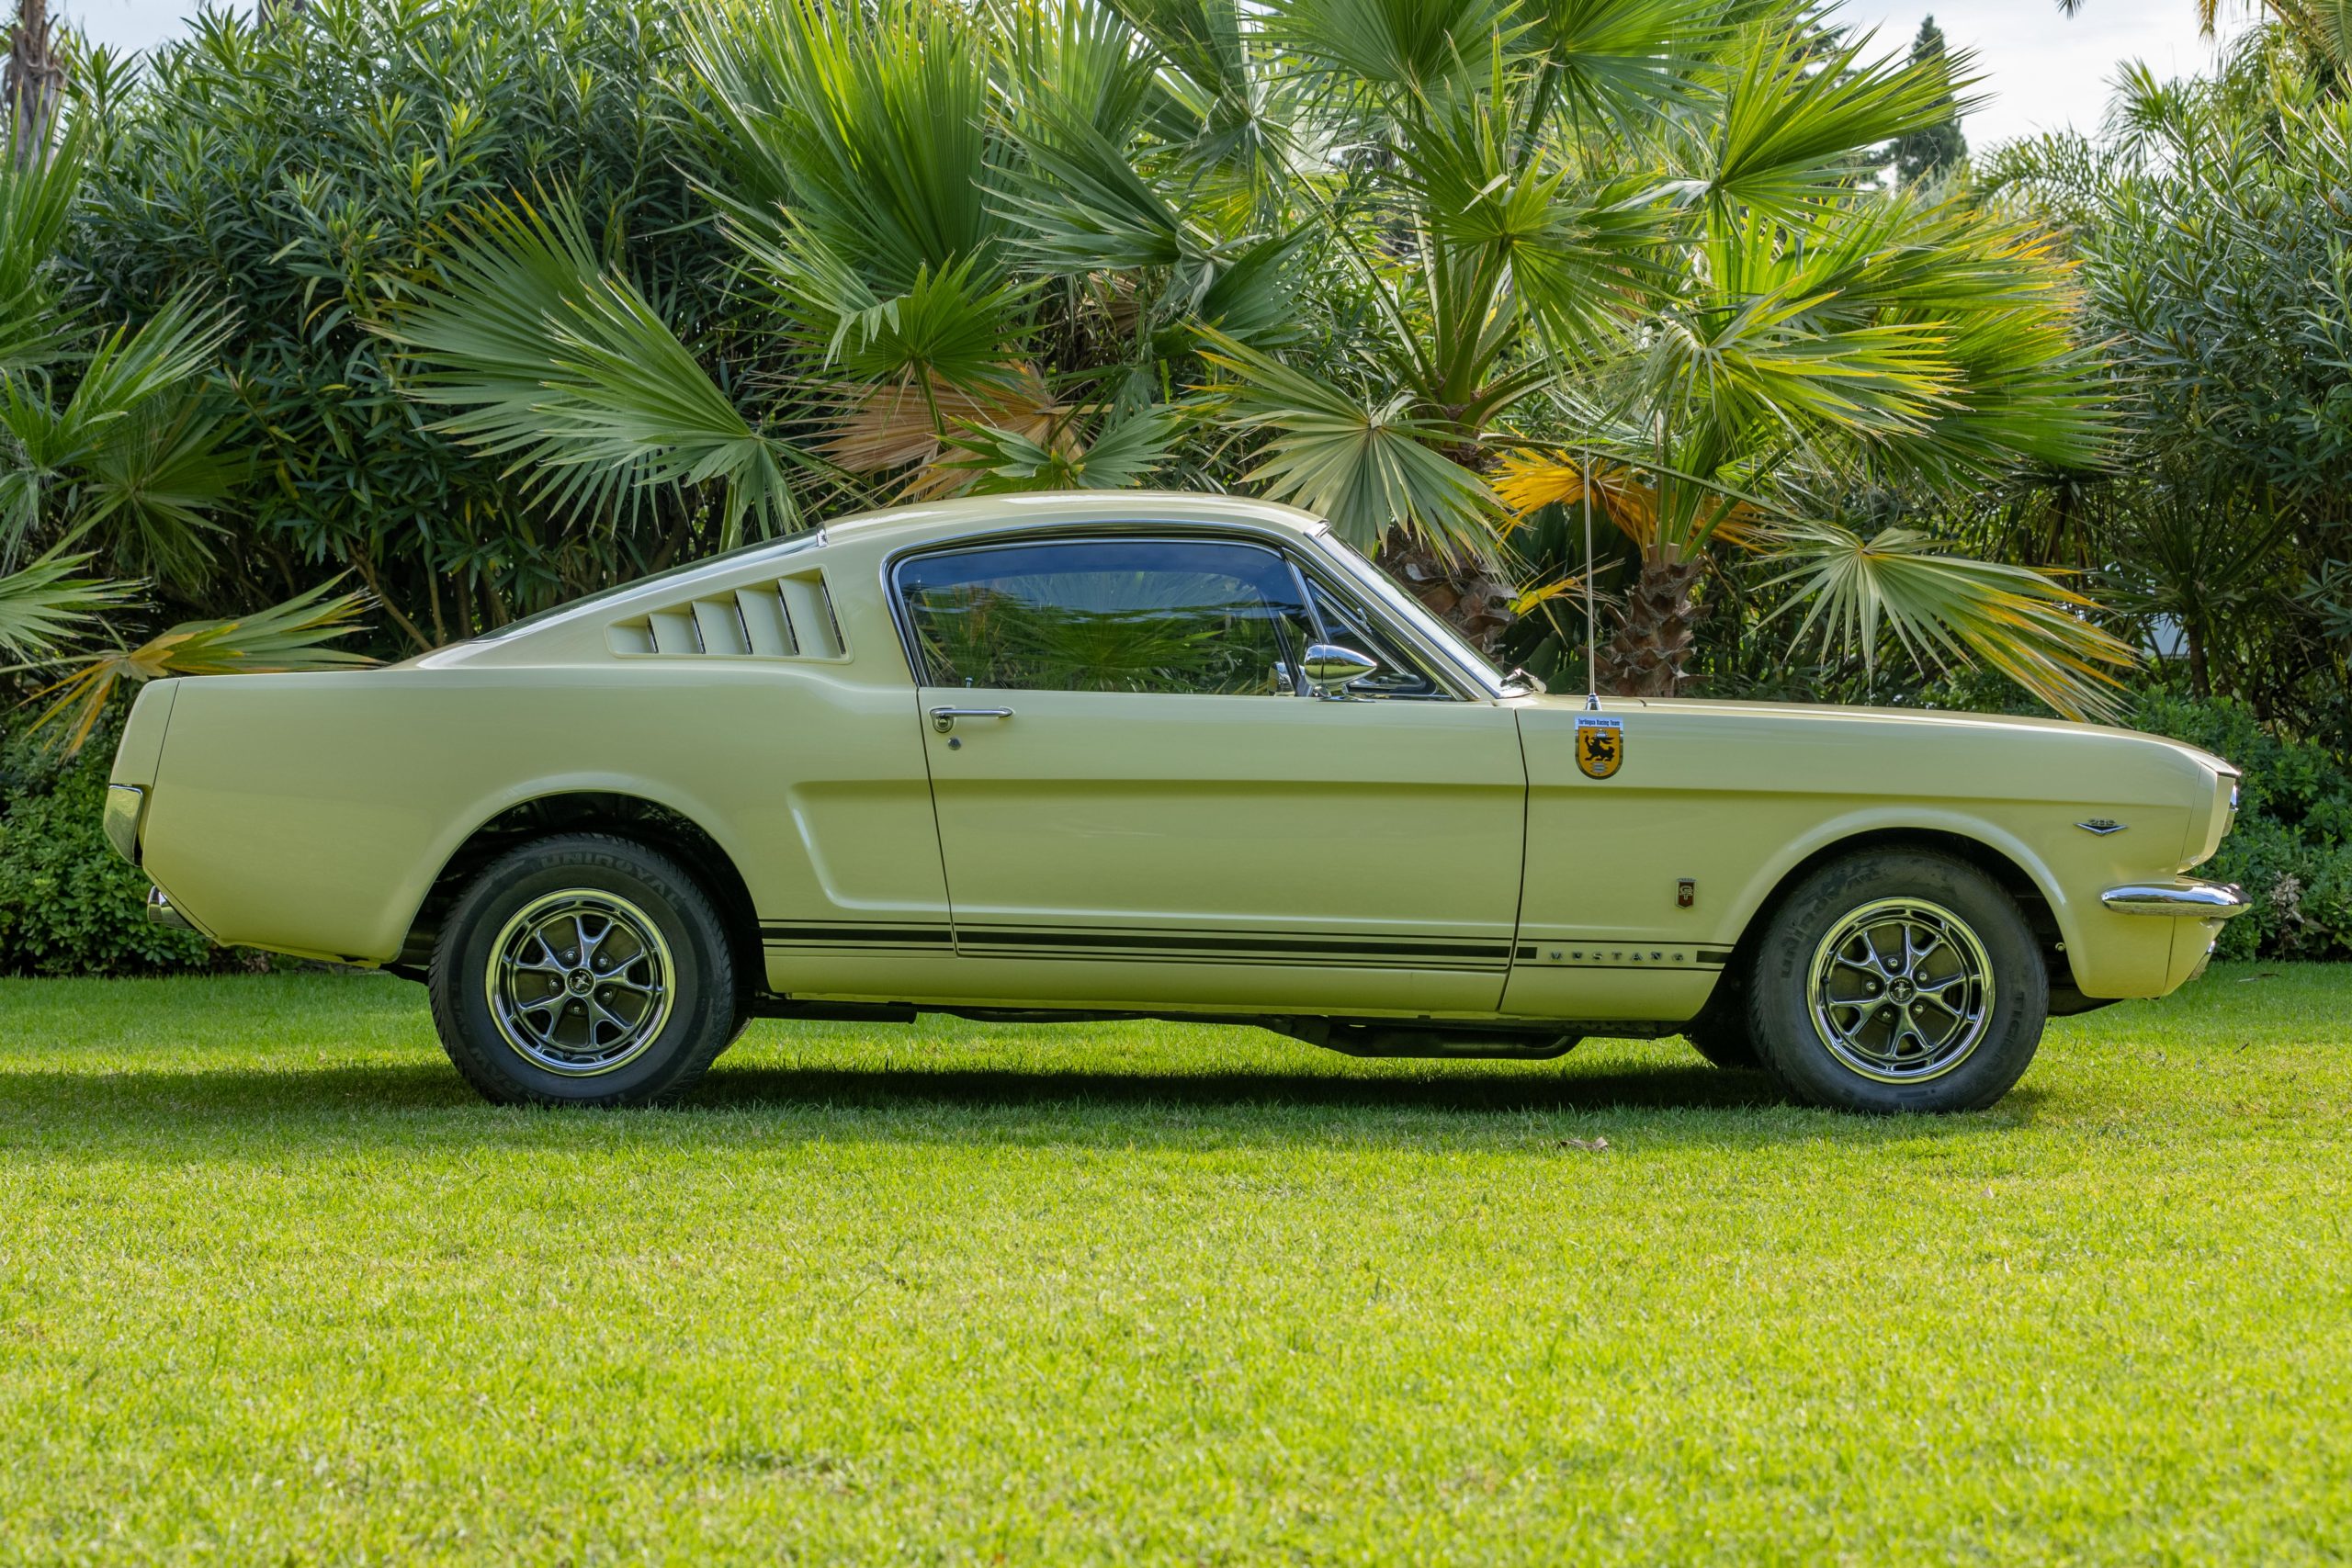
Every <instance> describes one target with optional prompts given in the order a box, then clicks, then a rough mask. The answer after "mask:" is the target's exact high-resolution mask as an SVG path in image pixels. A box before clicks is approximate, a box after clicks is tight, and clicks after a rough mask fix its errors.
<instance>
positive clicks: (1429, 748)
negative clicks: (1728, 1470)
mask: <svg viewBox="0 0 2352 1568" xmlns="http://www.w3.org/2000/svg"><path fill="white" fill-rule="evenodd" d="M2236 780H2237V774H2236V772H2235V770H2233V769H2232V768H2231V767H2230V766H2229V765H2228V764H2226V763H2224V762H2222V761H2219V760H2218V759H2216V758H2213V757H2211V756H2207V755H2205V754H2204V753H2202V752H2200V751H2198V750H2193V749H2191V748H2189V747H2187V746H2181V745H2177V744H2175V743H2173V742H2171V741H2168V740H2162V739H2155V738H2154V737H2150V736H2144V735H2134V734H2130V733H2127V732H2124V731H2120V730H2112V729H2100V728H2090V727H2086V726H2079V725H2066V724H2055V723H2041V722H2035V721H2030V720H2021V719H2014V718H1995V717H1982V716H1970V715H1955V714H1933V713H1922V712H1893V711H1879V710H1860V709H1847V708H1826V707H1797V706H1771V705H1758V704H1744V703H1718V702H1702V701H1670V702H1658V701H1641V700H1634V699H1608V700H1604V701H1602V702H1601V703H1600V704H1599V705H1597V706H1589V705H1588V704H1587V702H1586V701H1585V700H1583V699H1580V698H1578V699H1570V698H1563V697H1557V696H1547V695H1545V694H1543V693H1542V692H1540V691H1538V690H1536V689H1535V688H1534V687H1533V686H1532V683H1531V682H1525V681H1524V680H1523V679H1514V678H1513V677H1510V676H1508V675H1505V674H1502V673H1500V672H1498V671H1496V670H1494V669H1493V668H1491V667H1490V666H1489V665H1488V664H1487V662H1486V661H1485V660H1482V659H1481V658H1480V657H1479V656H1478V655H1477V654H1476V652H1475V651H1473V650H1472V649H1469V648H1468V647H1466V646H1465V645H1464V643H1463V642H1462V641H1461V640H1460V639H1459V638H1458V637H1454V636H1453V634H1452V633H1451V632H1450V631H1449V630H1448V629H1447V628H1446V627H1445V626H1443V625H1442V624H1441V623H1440V622H1438V621H1436V620H1435V619H1433V618H1432V617H1431V616H1430V615H1428V614H1426V613H1425V612H1424V611H1423V610H1422V609H1421V608H1420V607H1419V605H1418V604H1416V603H1415V602H1414V601H1413V600H1412V599H1411V598H1409V597H1408V595H1406V594H1405V593H1404V592H1401V591H1400V590H1399V589H1398V588H1397V586H1396V585H1395V584H1393V583H1392V582H1390V581H1388V580H1387V579H1386V578H1385V577H1384V576H1383V575H1382V574H1381V573H1380V572H1379V570H1377V569H1375V568H1374V566H1373V565H1372V564H1371V563H1370V562H1368V561H1366V560H1365V559H1364V558H1363V557H1362V556H1360V555H1358V554H1357V553H1355V552H1354V551H1353V550H1351V549H1350V548H1348V547H1346V546H1345V545H1343V544H1341V543H1340V542H1339V541H1338V540H1337V539H1335V538H1334V537H1333V536H1332V535H1331V534H1330V532H1329V529H1328V528H1326V527H1325V526H1324V525H1322V524H1321V523H1319V522H1317V521H1316V520H1315V519H1314V518H1311V517H1308V516H1306V515H1305V514H1303V513H1295V512H1291V511H1288V510H1286V509H1284V508H1282V507H1277V506H1270V505H1264V504H1261V503H1257V502H1244V501H1236V500H1229V499H1224V498H1216V497H1204V496H1182V495H1164V496H1147V495H1135V494H1122V495H1115V496H1114V495H1091V496H1024V497H1009V498H996V499H991V500H987V501H977V502H972V501H967V502H954V503H950V504H944V505H938V506H929V507H922V508H918V509H911V510H904V511H899V512H892V513H878V514H876V515H873V516H868V517H862V518H856V519H852V520H849V521H846V522H841V523H835V524H832V525H828V526H827V527H825V528H823V529H821V530H819V531H816V532H812V533H809V534H806V535H802V536H797V537H794V538H791V539H788V540H785V541H781V542H777V543H773V544H766V545H761V546H755V547H750V548H747V549H743V550H740V551H737V552H735V553H733V554H731V555H728V556H723V557H720V558H715V559H711V560H706V561H702V562H699V563H697V564H695V565H694V566H692V567H690V568H686V569H683V570H677V571H673V572H671V573H669V574H667V575H664V576H661V577H656V578H652V579H649V580H647V581H640V582H636V583H632V584H630V585H628V586H627V587H624V588H620V589H616V590H614V591H612V592H606V593H603V594H599V595H596V596H594V597H592V598H589V599H585V600H582V601H579V602H577V603H575V604H569V605H566V606H564V607H562V608H560V609H559V610H555V611H552V612H549V613H548V614H546V615H538V616H535V617H533V618H531V619H529V620H527V621H522V622H517V623H515V625H513V626H507V627H505V628H503V630H501V631H499V632H497V633H495V634H493V635H492V636H490V637H482V638H480V639H478V640H476V641H473V642H469V643H465V644H462V645H459V646H457V647H454V648H447V649H441V650H439V651H437V652H435V653H431V654H428V655H425V656H424V657H423V658H420V659H415V660H410V661H409V662H408V663H406V664H403V665H398V666H394V667H392V668H390V669H388V670H379V671H368V672H365V673H336V674H311V675H285V676H266V675H254V676H241V677H238V678H236V679H233V680H195V681H159V682H154V683H153V684H151V685H150V686H148V687H147V688H146V689H145V690H144V691H143V692H142V693H141V695H140V698H139V702H138V705H137V706H136V708H135V709H134V711H133V712H132V715H131V717H130V724H129V726H128V728H127V729H126V730H125V732H124V735H123V739H122V743H121V747H120V750H119V753H118V755H117V757H116V761H115V767H114V773H113V782H114V787H113V789H112V791H111V792H110V795H109V797H108V806H107V826H108V830H109V833H110V835H111V836H112V838H113V840H114V842H115V844H116V845H117V847H118V848H119V849H120V850H121V851H122V852H124V853H125V854H127V855H129V856H130V858H131V859H132V860H134V861H135V862H137V863H139V864H141V865H142V866H143V867H144V868H145V869H146V871H147V872H148V874H150V875H151V876H152V877H153V881H154V883H155V885H156V892H155V894H154V896H153V906H152V908H153V913H154V914H155V915H156V916H157V918H159V919H165V920H169V921H174V922H185V923H187V924H188V925H191V926H193V927H194V928H196V929H197V930H198V931H202V932H204V933H205V934H206V935H208V936H210V937H212V938H213V939H214V940H216V941H219V942H232V943H242V944H245V945H249V946H253V947H259V948H267V949H272V950H275V951H277V952H281V953H296V954H302V955H308V956H313V957H319V958H327V959H337V960H342V961H345V962H347V963H356V964H380V965H382V966H384V967H386V968H388V969H390V970H391V971H393V972H394V973H396V974H400V975H404V976H409V977H411V978H413V979H420V980H423V981H424V982H425V983H426V984H427V985H428V987H429V988H430V990H431V995H432V1001H433V1014H434V1019H435V1022H436V1024H437V1025H438V1028H439V1030H440V1033H441V1038H442V1041H443V1043H445V1044H446V1046H447V1049H448V1053H449V1056H450V1059H451V1060H452V1061H453V1062H454V1063H456V1065H457V1066H458V1070H459V1071H460V1072H462V1073H463V1074H464V1075H465V1077H467V1079H468V1080H469V1081H470V1082H471V1083H472V1084H473V1085H474V1086H475V1087H476V1088H477V1089H480V1090H481V1092H482V1093H483V1094H485V1095H488V1096H489V1097H491V1098H492V1099H493V1100H510V1101H535V1102H541V1103H563V1104H637V1103H643V1102H647V1101H651V1100H660V1099H663V1098H665V1097H669V1096H673V1095H675V1094H677V1093H679V1092H681V1091H683V1090H684V1089H686V1088H688V1087H689V1086H690V1085H692V1084H693V1083H694V1081H695V1079H696V1078H697V1077H699V1076H700V1075H701V1073H702V1072H703V1071H704V1069H705V1068H706V1067H707V1066H709V1064H710V1062H711V1061H712V1059H713V1058H714V1057H716V1056H717V1055H718V1054H719V1053H720V1052H721V1051H722V1050H724V1049H725V1048H726V1047H727V1045H728V1044H729V1042H731V1041H732V1040H733V1039H734V1038H735V1037H736V1036H737V1034H739V1033H740V1032H741V1030H742V1028H743V1025H744V1023H745V1021H747V1020H748V1019H750V1018H752V1017H753V1016H779V1017H801V1018H854V1019H877V1020H879V1019H906V1018H911V1017H912V1016H913V1015H914V1014H915V1013H916V1012H918V1011H923V1010H936V1011H944V1012H950V1013H956V1014H960V1015H963V1016H966V1017H971V1018H980V1019H995V1018H1006V1017H1019V1018H1023V1019H1040V1018H1060V1019H1071V1020H1079V1019H1088V1018H1103V1017H1109V1016H1138V1015H1140V1016H1164V1017H1184V1018H1194V1019H1203V1018H1205V1019H1218V1020H1226V1021H1235V1022H1249V1023H1254V1024H1260V1025H1262V1026H1264V1027H1266V1028H1270V1029H1274V1030H1278V1031H1281V1032H1284V1033H1287V1034H1291V1035H1295V1036H1296V1037H1298V1038H1301V1039H1304V1040H1307V1041H1311V1042H1313V1043H1317V1044H1319V1045H1328V1046H1330V1047H1333V1048H1335V1049H1338V1050H1342V1051H1348V1052H1352V1053H1357V1054H1362V1055H1489V1056H1527V1057H1541V1056H1550V1055H1558V1054H1559V1053H1560V1052H1562V1051H1565V1050H1566V1049H1567V1048H1568V1047H1569V1046H1571V1045H1573V1044H1574V1043H1576V1042H1577V1040H1578V1039H1579V1038H1581V1037H1583V1036H1585V1035H1588V1034H1602V1035H1663V1034H1672V1033H1678V1032H1679V1033H1682V1034H1686V1035H1688V1036H1689V1037H1690V1038H1691V1041H1692V1042H1693V1043H1695V1044H1696V1045H1697V1046H1698V1047H1699V1049H1700V1050H1701V1051H1702V1052H1703V1053H1704V1054H1705V1055H1708V1056H1709V1057H1710V1058H1711V1059H1713V1060H1714V1061H1717V1062H1719V1063H1723V1064H1724V1065H1726V1066H1730V1065H1741V1066H1761V1067H1763V1068H1764V1069H1766V1070H1767V1071H1769V1072H1770V1074H1771V1075H1772V1076H1773V1077H1775V1078H1776V1079H1777V1080H1778V1081H1779V1082H1780V1084H1781V1086H1783V1088H1785V1089H1787V1090H1788V1091H1789V1092H1790V1093H1791V1094H1792V1095H1794V1096H1796V1097H1797V1098H1799V1099H1802V1100H1808V1101H1812V1102H1815V1103H1821V1104H1828V1105H1837V1106H1845V1107H1849V1108H1853V1109H1857V1110H1867V1111H1899V1110H1918V1111H1944V1110H1962V1109H1969V1108H1974V1107H1980V1106H1985V1105H1988V1104H1990V1103H1992V1102H1993V1101H1994V1100H1997V1099H1998V1098H1999V1097H2000V1096H2001V1095H2002V1094H2003V1093H2005V1092H2006V1091H2007V1089H2008V1088H2009V1086H2010V1085H2011V1084H2013V1083H2015V1082H2016V1081H2017V1079H2018V1075H2019V1074H2021V1073H2022V1072H2024V1070H2025V1068H2026V1066H2027V1064H2028V1063H2029V1062H2030V1060H2031V1058H2032V1055H2033V1053H2034V1049H2035V1046H2036V1045H2037V1043H2039V1041H2040V1037H2041V1029H2042V1024H2043V1021H2044V1020H2045V1018H2047V1017H2048V1016H2049V1015H2050V1014H2051V1013H2053V1012H2060V1013H2063V1012H2073V1011H2079V1010H2083V1009H2085V1008H2087V1007H2091V1006H2096V1005H2098V1003H2100V1002H2102V1001H2106V1000H2110V999H2113V998H2123V997H2155V996H2162V995H2164V994H2165V993H2166V992H2168V991H2170V990H2172V989H2173V988H2174V987H2177V986H2179V985H2181V984H2182V983H2183V982H2185V981H2187V980H2188V979H2189V978H2190V977H2192V976H2194V975H2196V974H2197V972H2198V971H2199V969H2200V968H2201V967H2202V966H2203V964H2204V963H2205V959H2206V955H2207V954H2208V953H2210V951H2211V947H2212V942H2213V938H2214V936H2215V933H2216V932H2218V931H2219V930H2220V929H2221V922H2222V920H2224V919H2228V918H2229V917H2230V916H2232V915H2233V914H2236V913H2238V912H2239V911H2240V910H2242V909H2243V908H2245V904H2244V901H2243V899H2242V898H2241V897H2240V896H2239V894H2238V892H2237V890H2236V889H2235V888H2233V887H2224V886H2216V885H2214V884H2211V883H2206V882H2199V881H2195V880H2191V879H2189V878H2188V877H2186V876H2184V875H2183V873H2185V872H2187V871H2188V870H2189V869H2190V868H2191V867H2194V866H2196V865H2197V864H2199V863H2200V862H2202V861H2204V860H2206V859H2207V858H2208V857H2209V856H2211V854H2212V853H2213V852H2214V850H2215V849H2216V848H2217V847H2218V846H2219V845H2220V843H2221V841H2222V835H2223V834H2224V833H2225V832H2226V831H2228V829H2229V826H2230V819H2231V815H2232V812H2233V808H2234V805H2235V798H2236V787H2235V786H2236Z"/></svg>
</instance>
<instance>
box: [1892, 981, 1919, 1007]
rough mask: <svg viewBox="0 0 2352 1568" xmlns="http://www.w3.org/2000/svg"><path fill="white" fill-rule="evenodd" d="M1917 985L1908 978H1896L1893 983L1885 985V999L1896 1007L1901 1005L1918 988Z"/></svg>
mask: <svg viewBox="0 0 2352 1568" xmlns="http://www.w3.org/2000/svg"><path fill="white" fill-rule="evenodd" d="M1918 988H1919V987H1917V986H1914V985H1913V984H1912V983H1911V982H1910V981H1908V980H1897V981H1895V982H1894V984H1893V985H1891V986H1889V987H1887V988H1886V999H1887V1000H1889V1001H1891V1002H1893V1003H1894V1005H1895V1006H1896V1007H1901V1006H1902V1005H1903V1004H1904V1003H1905V1002H1907V1001H1909V1000H1910V999H1911V998H1912V996H1913V995H1914V994H1915V993H1916V992H1917V990H1918Z"/></svg>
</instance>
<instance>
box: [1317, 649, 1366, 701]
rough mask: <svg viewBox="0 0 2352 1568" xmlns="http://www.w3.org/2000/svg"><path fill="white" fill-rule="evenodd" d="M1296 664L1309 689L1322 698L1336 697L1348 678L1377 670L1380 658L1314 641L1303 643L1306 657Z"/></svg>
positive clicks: (1345, 691) (1360, 677)
mask: <svg viewBox="0 0 2352 1568" xmlns="http://www.w3.org/2000/svg"><path fill="white" fill-rule="evenodd" d="M1299 668H1300V670H1301V671H1303V672H1304V673H1305V674H1306V685H1307V689H1308V690H1309V691H1310V692H1312V693H1313V694H1315V695H1316V696H1318V697H1321V698H1323V699H1325V700H1326V701H1338V700H1340V699H1341V698H1344V697H1345V696H1346V695H1347V694H1348V687H1349V686H1350V685H1351V683H1352V682H1357V681H1361V680H1363V678H1364V677H1365V676H1367V675H1376V674H1378V673H1379V672H1380V660H1377V659H1374V658H1373V657H1372V656H1371V655H1370V654H1365V653H1358V652H1357V651H1356V650H1355V649H1352V648H1341V647H1340V646H1339V645H1338V644H1337V643H1329V642H1317V643H1310V644H1309V645H1307V649H1306V660H1304V661H1303V662H1302V663H1301V664H1300V666H1299Z"/></svg>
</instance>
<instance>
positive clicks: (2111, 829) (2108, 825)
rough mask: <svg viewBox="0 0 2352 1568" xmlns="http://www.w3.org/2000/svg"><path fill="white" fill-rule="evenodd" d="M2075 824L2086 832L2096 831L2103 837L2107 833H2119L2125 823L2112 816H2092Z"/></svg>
mask: <svg viewBox="0 0 2352 1568" xmlns="http://www.w3.org/2000/svg"><path fill="white" fill-rule="evenodd" d="M2125 826H2126V824H2124V823H2121V822H2118V821H2117V820H2116V819H2115V818H2112V817H2094V818H2091V819H2090V820H2089V821H2087V822H2077V823H2075V827H2077V828H2080V829H2082V830H2083V831H2084V832H2086V833H2097V834H2098V836H2099V837H2100V838H2102V839H2104V838H2106V837H2107V836H2108V835H2109V833H2120V832H2121V831H2123V829H2124V827H2125Z"/></svg>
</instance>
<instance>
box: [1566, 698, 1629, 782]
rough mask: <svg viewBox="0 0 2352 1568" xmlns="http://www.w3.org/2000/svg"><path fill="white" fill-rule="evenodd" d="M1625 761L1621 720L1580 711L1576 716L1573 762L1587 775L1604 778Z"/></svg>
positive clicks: (1623, 732) (1623, 729)
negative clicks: (1582, 713) (1575, 754)
mask: <svg viewBox="0 0 2352 1568" xmlns="http://www.w3.org/2000/svg"><path fill="white" fill-rule="evenodd" d="M1624 761H1625V721H1624V720H1623V719H1622V718H1602V717H1600V716H1597V715H1589V714H1588V715H1582V716H1578V717H1577V767H1578V768H1580V769H1582V770H1583V772H1584V776H1585V777H1587V778H1589V779H1605V778H1607V777H1609V775H1610V774H1611V773H1615V772H1616V771H1617V770H1618V769H1619V768H1620V767H1623V765H1624Z"/></svg>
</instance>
